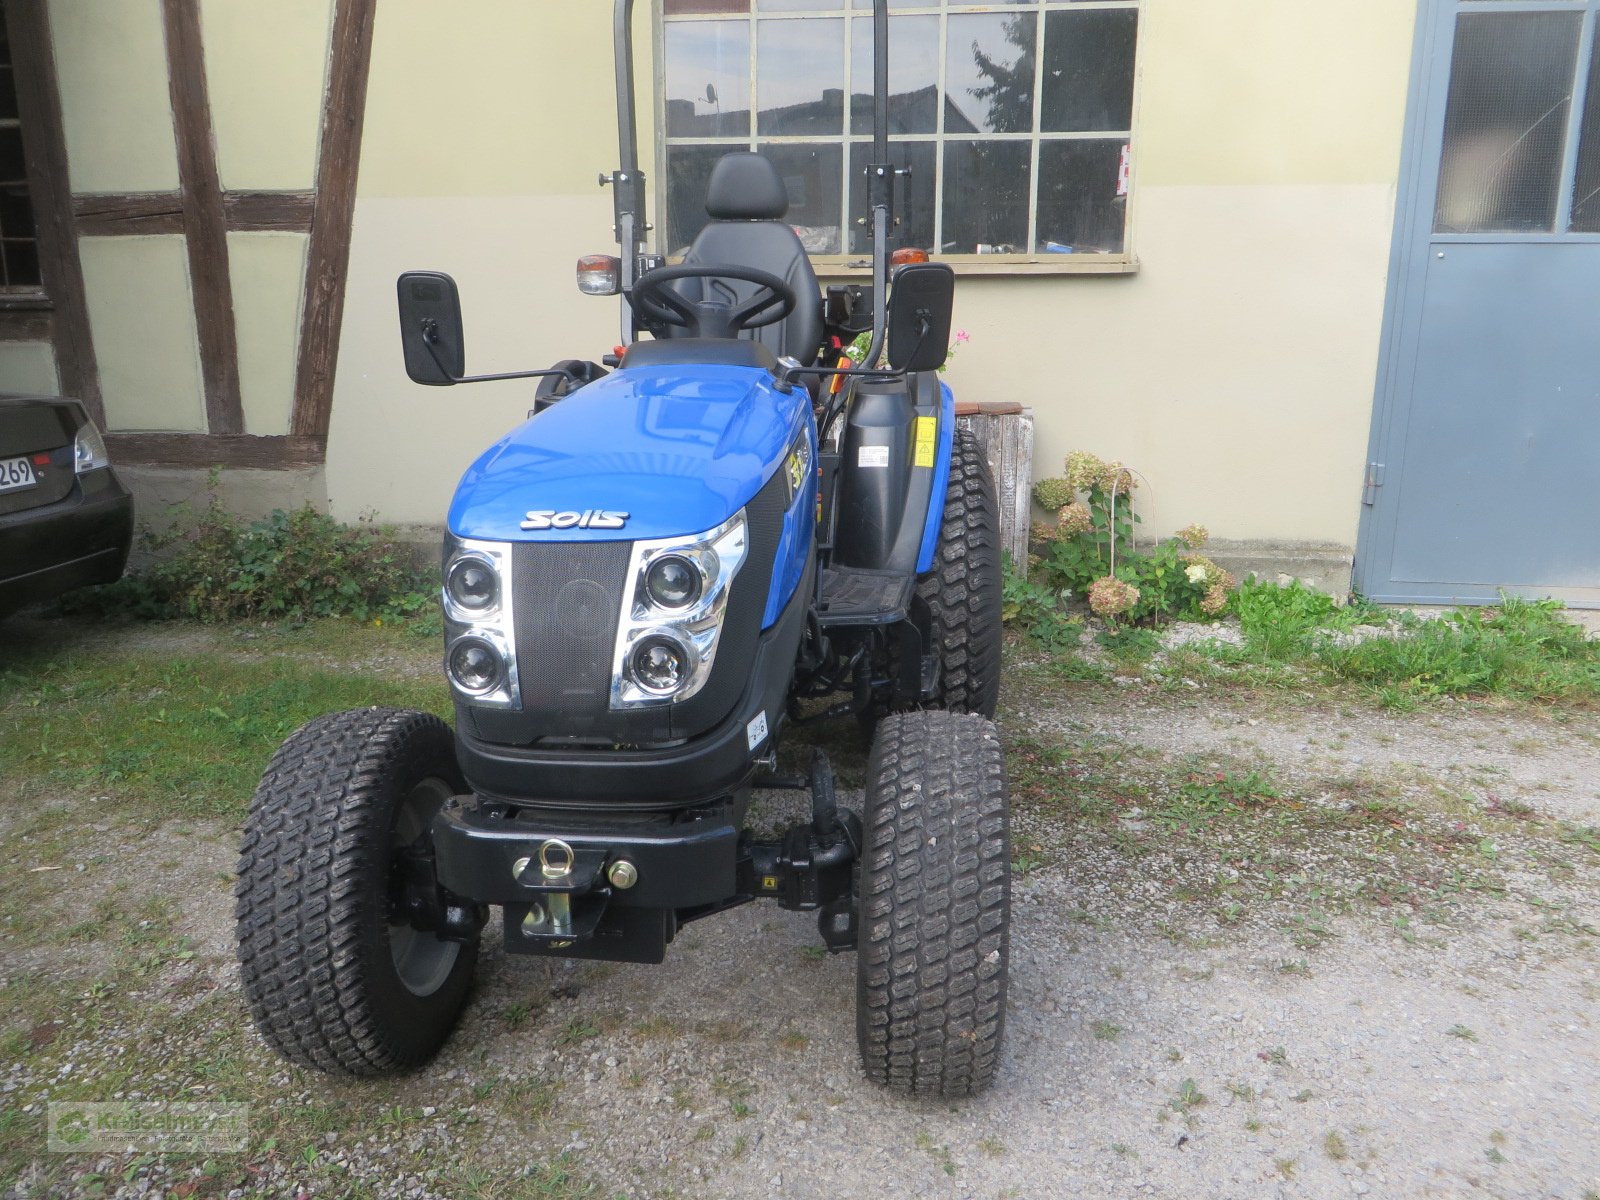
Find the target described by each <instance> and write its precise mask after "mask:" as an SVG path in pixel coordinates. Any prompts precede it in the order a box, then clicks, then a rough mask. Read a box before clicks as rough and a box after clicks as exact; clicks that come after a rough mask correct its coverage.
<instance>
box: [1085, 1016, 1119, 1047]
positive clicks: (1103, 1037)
mask: <svg viewBox="0 0 1600 1200" xmlns="http://www.w3.org/2000/svg"><path fill="white" fill-rule="evenodd" d="M1089 1032H1090V1033H1092V1034H1094V1036H1095V1037H1096V1038H1097V1039H1098V1040H1099V1041H1102V1042H1114V1041H1116V1040H1117V1038H1118V1037H1119V1036H1121V1034H1122V1026H1121V1025H1116V1024H1113V1023H1112V1022H1110V1021H1095V1022H1094V1023H1093V1024H1091V1025H1090V1026H1089Z"/></svg>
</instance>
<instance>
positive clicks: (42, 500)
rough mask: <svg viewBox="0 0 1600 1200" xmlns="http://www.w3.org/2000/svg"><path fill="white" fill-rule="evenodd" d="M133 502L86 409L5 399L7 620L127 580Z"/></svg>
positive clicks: (2, 462)
mask: <svg viewBox="0 0 1600 1200" xmlns="http://www.w3.org/2000/svg"><path fill="white" fill-rule="evenodd" d="M132 539H133V497H132V496H130V495H129V494H128V489H127V488H125V487H123V486H122V482H121V480H119V479H118V478H117V477H116V475H115V474H114V473H113V472H112V470H111V465H110V462H109V460H108V459H107V457H106V444H105V440H104V439H103V438H101V436H100V431H99V430H97V429H96V428H95V427H94V423H93V422H92V421H90V420H89V415H88V413H86V412H85V411H84V409H83V405H82V404H80V403H79V402H78V401H76V400H66V399H62V398H61V397H59V396H5V395H0V616H4V615H6V614H7V613H10V612H13V611H15V610H16V609H18V608H21V607H22V606H23V605H25V604H33V603H36V602H37V601H40V600H48V599H50V598H51V597H53V596H58V595H60V594H61V593H62V592H65V591H69V590H71V589H72V588H77V587H85V586H87V585H89V584H91V583H110V582H112V581H113V580H116V579H120V578H121V577H122V569H123V567H124V566H126V565H127V562H128V546H129V543H130V542H131V541H132Z"/></svg>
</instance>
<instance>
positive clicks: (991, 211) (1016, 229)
mask: <svg viewBox="0 0 1600 1200" xmlns="http://www.w3.org/2000/svg"><path fill="white" fill-rule="evenodd" d="M1029 153H1030V147H1029V145H1028V143H1027V142H947V143H946V144H945V148H944V179H943V180H942V181H941V182H942V184H943V191H944V243H943V245H941V246H940V247H939V249H940V251H941V252H943V253H945V254H1020V253H1022V252H1023V251H1024V250H1025V249H1026V248H1027V241H1028V157H1029Z"/></svg>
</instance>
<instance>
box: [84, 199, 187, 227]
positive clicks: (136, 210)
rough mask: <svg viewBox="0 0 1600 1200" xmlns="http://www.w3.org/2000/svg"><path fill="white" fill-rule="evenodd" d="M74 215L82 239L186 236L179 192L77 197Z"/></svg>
mask: <svg viewBox="0 0 1600 1200" xmlns="http://www.w3.org/2000/svg"><path fill="white" fill-rule="evenodd" d="M72 215H73V216H74V217H75V218H76V219H77V222H78V236H79V237H109V236H115V235H117V234H150V233H183V232H184V228H185V227H184V224H183V197H182V196H181V195H180V194H179V193H177V192H133V193H129V194H127V195H121V196H74V197H73V198H72Z"/></svg>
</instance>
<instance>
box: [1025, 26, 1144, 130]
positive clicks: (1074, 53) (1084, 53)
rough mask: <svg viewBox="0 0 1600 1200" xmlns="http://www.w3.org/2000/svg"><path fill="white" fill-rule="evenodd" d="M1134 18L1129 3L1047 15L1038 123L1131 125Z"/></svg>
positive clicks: (1048, 126) (1057, 125)
mask: <svg viewBox="0 0 1600 1200" xmlns="http://www.w3.org/2000/svg"><path fill="white" fill-rule="evenodd" d="M1138 23H1139V14H1138V13H1137V12H1136V11H1135V10H1133V9H1131V8H1123V9H1117V8H1111V9H1098V10H1090V11H1088V12H1070V11H1057V12H1052V13H1050V14H1049V15H1048V16H1046V18H1045V23H1044V73H1043V75H1042V76H1041V77H1040V88H1041V90H1042V91H1043V93H1044V94H1043V96H1042V97H1041V102H1040V111H1039V127H1040V128H1041V129H1043V130H1045V131H1046V132H1049V133H1079V132H1088V131H1093V130H1100V129H1127V128H1129V127H1131V126H1132V124H1133V45H1134V35H1135V31H1136V29H1137V27H1138Z"/></svg>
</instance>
